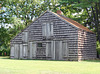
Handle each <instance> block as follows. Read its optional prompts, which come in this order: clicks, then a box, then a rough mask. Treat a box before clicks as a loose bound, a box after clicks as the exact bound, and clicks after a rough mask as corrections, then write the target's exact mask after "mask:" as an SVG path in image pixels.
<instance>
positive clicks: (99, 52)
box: [96, 41, 100, 54]
mask: <svg viewBox="0 0 100 74" xmlns="http://www.w3.org/2000/svg"><path fill="white" fill-rule="evenodd" d="M96 50H97V52H98V54H100V42H99V41H97V47H96Z"/></svg>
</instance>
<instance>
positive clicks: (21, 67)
mask: <svg viewBox="0 0 100 74" xmlns="http://www.w3.org/2000/svg"><path fill="white" fill-rule="evenodd" d="M99 73H100V60H92V61H81V62H76V61H47V60H14V59H9V57H0V74H99Z"/></svg>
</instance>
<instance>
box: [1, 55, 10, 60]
mask: <svg viewBox="0 0 100 74" xmlns="http://www.w3.org/2000/svg"><path fill="white" fill-rule="evenodd" d="M0 59H10V57H9V56H0Z"/></svg>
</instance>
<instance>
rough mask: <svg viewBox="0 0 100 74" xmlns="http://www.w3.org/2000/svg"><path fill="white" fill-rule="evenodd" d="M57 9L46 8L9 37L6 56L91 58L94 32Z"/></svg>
mask: <svg viewBox="0 0 100 74" xmlns="http://www.w3.org/2000/svg"><path fill="white" fill-rule="evenodd" d="M61 13H62V12H61V11H60V10H58V11H57V13H54V12H51V11H46V12H45V13H44V14H42V15H41V16H40V17H39V18H37V19H36V20H35V21H34V22H32V23H31V24H30V25H29V26H28V27H26V28H25V29H24V30H23V31H22V32H21V33H19V34H18V35H17V36H16V37H15V38H14V39H12V40H11V53H10V58H13V59H47V60H85V59H95V58H96V55H97V53H96V35H95V34H94V33H93V32H92V31H90V30H89V29H88V28H86V27H84V26H82V25H81V24H79V23H78V22H76V21H74V20H72V19H69V18H67V17H65V16H63V15H61Z"/></svg>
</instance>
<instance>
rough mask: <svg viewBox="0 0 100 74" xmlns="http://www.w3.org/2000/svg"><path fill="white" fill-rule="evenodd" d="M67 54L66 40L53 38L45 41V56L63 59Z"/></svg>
mask: <svg viewBox="0 0 100 74" xmlns="http://www.w3.org/2000/svg"><path fill="white" fill-rule="evenodd" d="M67 56H68V44H67V41H62V40H55V41H48V42H47V43H46V57H51V59H52V60H64V57H67Z"/></svg>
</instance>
